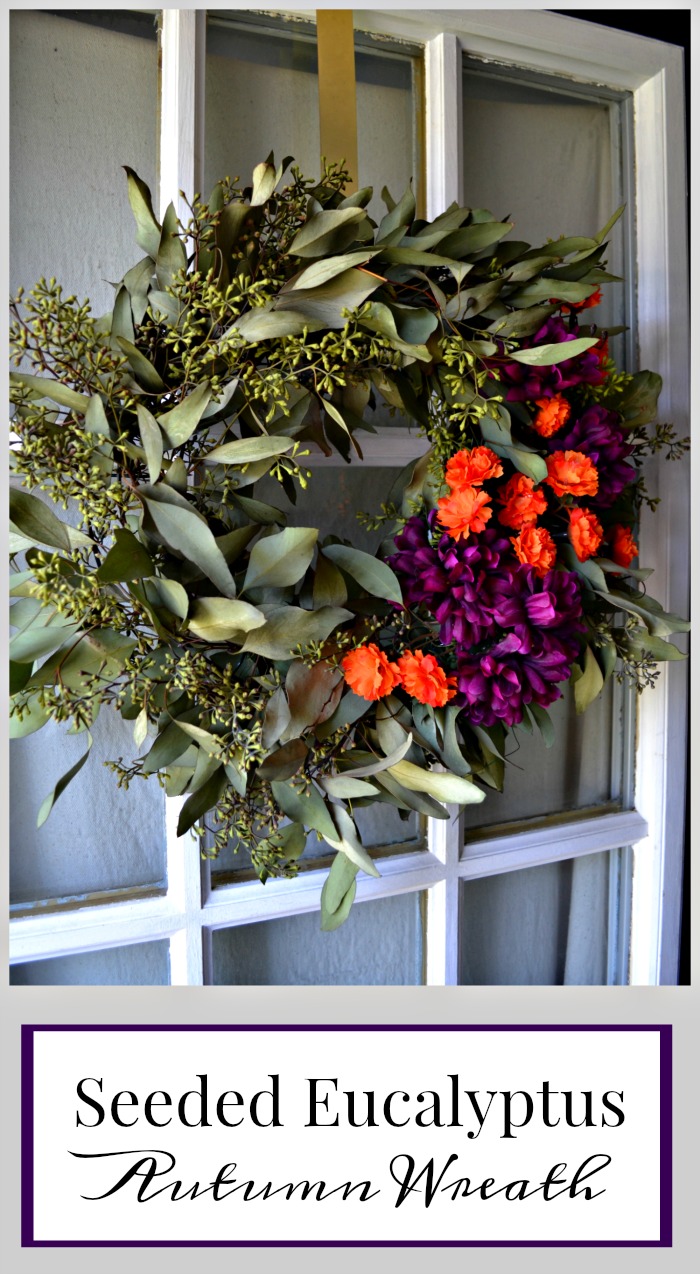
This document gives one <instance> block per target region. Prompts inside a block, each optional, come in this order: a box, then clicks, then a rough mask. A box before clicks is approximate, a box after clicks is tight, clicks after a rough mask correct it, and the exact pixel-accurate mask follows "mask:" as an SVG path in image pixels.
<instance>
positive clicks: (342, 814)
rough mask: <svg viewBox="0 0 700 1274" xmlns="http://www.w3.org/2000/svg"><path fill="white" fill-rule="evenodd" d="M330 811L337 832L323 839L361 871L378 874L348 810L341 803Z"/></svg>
mask: <svg viewBox="0 0 700 1274" xmlns="http://www.w3.org/2000/svg"><path fill="white" fill-rule="evenodd" d="M331 813H332V815H333V821H334V822H335V825H336V828H337V832H336V833H335V837H331V836H324V840H327V841H328V844H329V845H332V846H333V848H334V849H337V850H339V851H340V852H341V853H343V854H345V855H346V857H347V858H349V859H350V861H351V862H352V863H355V866H356V867H361V868H362V871H364V872H366V873H367V875H368V876H379V872H378V870H377V868H376V867H375V865H374V863H373V862H372V859H371V858H370V856H369V854H368V853H367V850H366V849H365V847H364V845H362V843H361V841H360V838H359V836H358V833H357V828H356V827H355V824H354V822H353V820H352V818H351V816H350V814H348V811H347V810H346V809H345V807H344V806H343V805H334V806H333V807H332V810H331Z"/></svg>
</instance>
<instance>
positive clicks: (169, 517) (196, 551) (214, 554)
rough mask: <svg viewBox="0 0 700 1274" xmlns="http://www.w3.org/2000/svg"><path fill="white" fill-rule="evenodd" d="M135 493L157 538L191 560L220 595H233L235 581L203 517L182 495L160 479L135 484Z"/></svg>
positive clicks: (187, 559) (234, 592)
mask: <svg viewBox="0 0 700 1274" xmlns="http://www.w3.org/2000/svg"><path fill="white" fill-rule="evenodd" d="M135 494H136V495H137V496H138V498H139V499H140V500H141V501H142V503H143V506H144V510H145V511H146V513H147V515H148V519H149V521H150V523H151V524H152V526H153V528H154V529H155V532H156V534H157V536H158V538H159V539H160V540H161V542H162V543H163V544H165V545H166V547H167V548H169V549H171V551H172V552H174V553H177V554H179V555H180V556H182V557H184V558H185V560H186V561H188V562H194V563H195V565H196V566H198V567H199V569H200V570H201V571H202V572H203V573H204V574H205V575H206V577H207V579H210V580H211V582H212V584H215V585H216V587H217V588H218V589H219V592H221V593H223V595H224V597H235V596H236V585H235V582H234V579H233V576H232V575H231V572H230V571H229V569H228V566H227V565H226V560H225V558H224V555H223V553H222V552H221V549H220V548H219V546H218V545H217V543H216V540H215V539H214V536H213V535H212V532H211V531H210V529H209V527H208V526H207V523H206V522H205V521H204V518H202V517H200V515H199V514H198V513H197V512H196V510H195V509H193V508H192V506H191V505H189V504H188V503H187V500H186V499H185V498H184V496H180V495H179V494H178V492H177V491H174V490H173V489H172V488H171V487H164V486H163V484H162V483H154V484H153V485H152V486H144V487H138V488H137V489H136V492H135ZM149 529H150V528H149Z"/></svg>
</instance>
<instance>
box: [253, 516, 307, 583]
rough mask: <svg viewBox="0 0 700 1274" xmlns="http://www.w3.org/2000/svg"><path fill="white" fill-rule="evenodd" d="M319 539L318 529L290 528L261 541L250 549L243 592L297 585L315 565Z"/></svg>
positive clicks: (305, 527)
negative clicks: (313, 558)
mask: <svg viewBox="0 0 700 1274" xmlns="http://www.w3.org/2000/svg"><path fill="white" fill-rule="evenodd" d="M317 539H318V529H317V528H316V527H309V526H289V527H285V529H284V530H283V531H279V532H278V533H277V534H276V535H268V536H266V537H265V538H264V539H262V540H258V541H257V543H256V544H254V545H253V547H252V549H251V550H250V560H249V562H248V570H247V572H246V577H245V582H244V584H243V589H242V591H243V592H245V591H247V590H248V589H251V588H271V587H272V588H284V587H285V586H286V585H287V584H296V583H297V582H298V580H300V579H302V577H303V576H304V574H305V573H306V570H307V568H308V566H309V565H310V563H311V559H312V557H313V555H314V549H315V547H316V540H317Z"/></svg>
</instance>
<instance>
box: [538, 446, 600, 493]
mask: <svg viewBox="0 0 700 1274" xmlns="http://www.w3.org/2000/svg"><path fill="white" fill-rule="evenodd" d="M545 482H548V483H549V485H550V487H551V488H552V490H553V492H554V494H555V495H558V496H560V497H561V496H563V495H576V496H581V495H595V493H596V491H597V490H598V470H597V469H596V467H595V465H594V464H593V461H592V460H591V459H590V457H589V456H586V455H584V453H583V452H582V451H555V452H553V453H552V455H551V456H548V457H547V477H546V478H545Z"/></svg>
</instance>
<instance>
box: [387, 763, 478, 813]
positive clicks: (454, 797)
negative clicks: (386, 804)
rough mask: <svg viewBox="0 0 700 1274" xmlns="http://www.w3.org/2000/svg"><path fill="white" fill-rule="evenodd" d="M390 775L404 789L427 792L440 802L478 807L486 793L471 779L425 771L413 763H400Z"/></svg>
mask: <svg viewBox="0 0 700 1274" xmlns="http://www.w3.org/2000/svg"><path fill="white" fill-rule="evenodd" d="M389 773H390V774H391V775H392V776H393V777H394V778H396V779H398V781H399V783H402V784H403V785H404V787H408V788H411V789H412V790H413V791H415V792H427V794H428V796H434V797H435V799H436V800H438V801H448V802H454V803H456V804H458V805H476V804H478V803H479V802H480V801H483V799H484V793H483V792H482V791H481V790H480V789H479V788H478V787H476V785H475V784H474V783H472V782H470V780H469V779H466V778H460V777H459V776H458V775H456V774H447V773H443V772H441V771H438V770H423V769H421V767H420V766H419V765H413V763H412V762H411V761H398V762H397V763H396V764H395V765H392V766H390V767H389Z"/></svg>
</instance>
